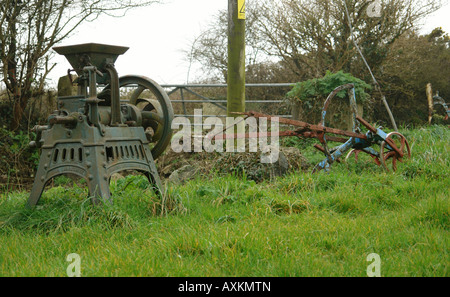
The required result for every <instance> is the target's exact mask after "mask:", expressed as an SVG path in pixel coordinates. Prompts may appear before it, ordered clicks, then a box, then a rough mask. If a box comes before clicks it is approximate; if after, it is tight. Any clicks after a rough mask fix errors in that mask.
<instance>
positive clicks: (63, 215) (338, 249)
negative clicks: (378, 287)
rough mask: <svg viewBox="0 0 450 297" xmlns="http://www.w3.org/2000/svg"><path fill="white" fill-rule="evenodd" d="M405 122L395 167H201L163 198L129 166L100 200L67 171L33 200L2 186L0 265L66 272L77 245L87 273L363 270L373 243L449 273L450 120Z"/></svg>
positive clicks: (414, 270) (391, 254) (402, 264)
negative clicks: (260, 176) (29, 203)
mask: <svg viewBox="0 0 450 297" xmlns="http://www.w3.org/2000/svg"><path fill="white" fill-rule="evenodd" d="M403 132H404V134H405V135H406V136H407V138H408V139H409V141H410V144H411V146H412V150H413V158H412V160H410V161H409V162H408V163H406V164H402V166H401V167H400V168H399V170H398V171H397V172H396V173H395V174H392V173H386V172H384V171H383V169H382V168H380V167H378V166H376V165H375V164H373V163H372V162H371V160H370V159H369V158H364V157H361V159H360V161H359V162H358V163H354V162H353V161H348V162H347V163H343V164H337V165H336V166H334V167H333V170H332V173H331V174H323V173H320V174H316V175H311V174H310V173H307V172H294V173H291V174H289V175H287V176H284V177H281V178H278V179H275V180H272V181H266V182H263V183H258V184H257V183H255V182H254V181H251V180H248V179H246V178H245V176H244V177H236V176H233V175H229V176H213V177H210V178H208V182H207V183H205V180H206V178H205V177H198V178H196V179H195V180H192V181H190V182H188V183H186V184H184V185H182V186H177V187H174V186H169V187H168V188H167V191H166V196H165V197H166V199H165V201H164V203H162V202H161V201H159V200H157V199H156V198H155V196H154V194H153V192H152V191H151V190H149V189H148V188H147V184H146V182H145V180H144V178H143V177H139V176H138V177H127V178H126V179H123V180H118V181H117V182H115V183H112V185H111V190H112V192H113V195H114V204H113V205H104V206H102V207H95V206H93V205H92V204H91V203H90V201H89V199H87V198H86V195H87V192H86V189H85V187H83V186H82V185H76V184H73V185H71V184H70V182H69V181H64V182H62V183H55V185H56V186H55V187H54V188H52V189H50V190H48V191H46V192H45V194H44V196H43V198H42V199H41V202H40V204H39V206H38V208H37V209H36V210H34V211H29V210H26V209H24V204H25V202H26V200H27V198H28V193H25V192H8V193H2V194H1V195H0V275H1V276H65V275H66V268H67V266H68V265H69V264H70V263H69V262H67V261H66V257H67V255H68V254H70V253H77V254H79V255H80V257H81V273H82V275H83V276H276V277H283V276H286V277H290V276H366V275H367V274H366V269H367V266H368V265H369V264H370V262H367V260H366V258H367V256H368V255H369V254H371V253H377V254H379V255H380V257H381V261H382V262H381V275H382V276H448V275H449V271H448V265H449V262H450V261H449V247H448V243H449V238H450V237H449V226H450V223H449V215H450V204H449V200H448V197H449V194H448V185H449V184H450V178H449V176H448V173H449V170H448V169H449V165H450V164H449V162H450V160H449V148H448V143H449V140H450V132H449V130H448V128H446V127H443V126H433V127H430V128H423V129H415V130H405V131H403ZM309 153H310V152H306V154H309ZM69 185H71V186H69Z"/></svg>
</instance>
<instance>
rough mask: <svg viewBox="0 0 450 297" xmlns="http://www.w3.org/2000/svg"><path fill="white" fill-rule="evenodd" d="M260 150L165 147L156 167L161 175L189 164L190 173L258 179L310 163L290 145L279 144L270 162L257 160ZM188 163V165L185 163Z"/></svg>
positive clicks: (298, 168)
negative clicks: (178, 149) (184, 150)
mask: <svg viewBox="0 0 450 297" xmlns="http://www.w3.org/2000/svg"><path fill="white" fill-rule="evenodd" d="M261 157H262V153H261V152H257V153H251V152H245V153H206V152H202V153H175V152H174V151H172V150H171V149H169V150H168V151H167V152H166V153H165V154H164V155H163V156H162V157H160V158H159V159H158V160H157V162H156V163H157V167H158V170H159V173H160V175H161V177H162V178H163V179H165V178H169V177H170V176H171V175H172V174H173V173H174V172H175V171H177V170H180V169H182V168H183V170H184V169H185V168H192V174H196V175H197V174H201V175H204V176H208V175H211V174H219V175H220V174H224V175H226V174H231V173H234V174H237V175H241V176H242V175H245V176H246V177H247V179H250V180H254V181H257V182H261V181H263V180H267V179H271V178H273V177H276V176H281V175H284V174H287V173H288V172H290V171H298V170H307V169H309V168H310V164H309V163H308V161H307V160H306V158H305V157H303V155H302V154H301V153H300V151H299V149H297V148H293V147H289V148H288V147H282V148H280V152H279V155H278V159H277V160H276V162H274V163H269V164H268V163H263V162H261ZM188 165H189V166H188Z"/></svg>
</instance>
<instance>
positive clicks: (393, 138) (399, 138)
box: [380, 132, 411, 171]
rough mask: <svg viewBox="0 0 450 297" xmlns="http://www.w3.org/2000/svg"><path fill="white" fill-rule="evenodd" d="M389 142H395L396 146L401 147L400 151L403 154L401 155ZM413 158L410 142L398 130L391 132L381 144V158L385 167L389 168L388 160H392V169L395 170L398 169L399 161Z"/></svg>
mask: <svg viewBox="0 0 450 297" xmlns="http://www.w3.org/2000/svg"><path fill="white" fill-rule="evenodd" d="M388 142H393V143H394V144H395V146H396V147H397V148H398V149H399V151H400V152H401V153H402V154H403V156H402V155H399V153H398V152H396V151H395V150H393V149H392V148H391V147H390V146H389V144H388ZM406 157H407V158H411V149H410V147H409V143H408V141H407V140H406V138H405V136H403V135H402V134H400V133H398V132H391V133H389V134H388V135H387V137H386V139H385V140H384V141H383V142H382V143H381V146H380V159H381V163H382V164H383V167H384V168H385V169H386V170H387V171H390V170H389V166H388V161H389V160H392V169H393V171H396V170H397V162H403V159H404V158H406Z"/></svg>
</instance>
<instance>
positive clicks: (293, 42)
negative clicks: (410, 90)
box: [257, 0, 441, 78]
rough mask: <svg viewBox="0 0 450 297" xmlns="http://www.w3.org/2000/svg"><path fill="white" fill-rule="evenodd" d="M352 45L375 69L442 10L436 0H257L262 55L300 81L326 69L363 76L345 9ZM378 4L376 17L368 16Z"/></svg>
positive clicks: (319, 75) (319, 73)
mask: <svg viewBox="0 0 450 297" xmlns="http://www.w3.org/2000/svg"><path fill="white" fill-rule="evenodd" d="M344 1H345V3H346V6H347V7H348V11H349V14H350V19H351V20H352V26H353V32H354V36H355V39H356V42H357V43H358V44H359V45H360V46H361V48H362V49H363V53H364V55H365V57H366V58H367V61H368V62H369V64H370V65H379V64H380V62H381V61H382V60H383V59H384V58H385V55H386V52H387V50H388V48H389V46H390V45H391V44H392V43H393V42H394V41H395V40H396V39H397V38H399V36H401V35H402V34H403V33H404V32H406V31H408V30H411V29H413V28H414V27H415V26H416V25H417V23H418V21H419V20H420V19H422V18H423V17H424V16H426V15H428V14H430V13H432V12H434V11H436V10H437V9H438V8H439V7H440V6H441V3H440V2H441V1H439V0H383V1H382V0H339V1H336V0H277V1H272V0H261V2H259V3H260V6H259V7H258V11H260V14H259V18H258V20H257V27H258V28H259V29H258V31H259V32H260V33H261V35H262V38H263V40H264V41H265V42H263V43H261V44H263V47H261V50H263V51H265V52H266V53H267V54H270V55H275V56H278V57H279V58H281V59H282V60H283V61H284V62H285V64H286V65H287V66H288V67H290V69H291V70H292V71H294V72H295V73H296V74H297V75H298V76H299V77H300V78H311V77H321V76H323V75H324V74H325V72H326V71H327V70H330V71H332V72H336V71H339V70H344V71H346V72H352V73H354V74H355V73H358V74H359V73H362V71H363V65H362V63H359V62H360V60H358V59H355V57H356V56H357V53H356V49H355V47H354V45H353V43H352V39H351V31H350V28H349V24H348V20H347V16H346V13H345V5H344ZM374 4H379V5H380V9H379V10H378V11H377V12H378V13H371V12H372V11H370V9H371V8H372V7H373V5H374Z"/></svg>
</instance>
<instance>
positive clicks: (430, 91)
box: [427, 83, 434, 125]
mask: <svg viewBox="0 0 450 297" xmlns="http://www.w3.org/2000/svg"><path fill="white" fill-rule="evenodd" d="M427 100H428V125H431V119H432V118H433V109H434V106H433V89H432V87H431V84H430V83H429V84H427Z"/></svg>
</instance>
